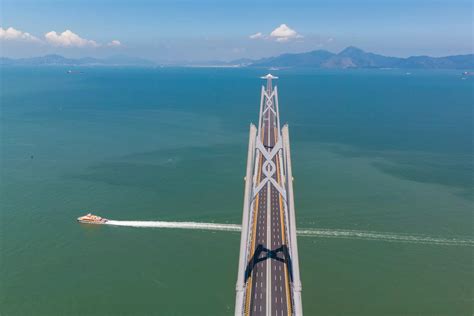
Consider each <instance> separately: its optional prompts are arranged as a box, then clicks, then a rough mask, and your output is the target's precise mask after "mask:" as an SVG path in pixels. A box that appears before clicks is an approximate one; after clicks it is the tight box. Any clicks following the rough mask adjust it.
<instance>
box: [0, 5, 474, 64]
mask: <svg viewBox="0 0 474 316" xmlns="http://www.w3.org/2000/svg"><path fill="white" fill-rule="evenodd" d="M472 19H473V4H472V1H466V0H451V1H448V0H411V1H409V0H397V1H395V0H359V1H349V0H332V1H329V0H324V1H321V0H313V1H298V0H287V1H278V0H273V1H267V0H259V1H247V0H240V1H231V0H187V1H179V0H178V1H176V0H175V1H171V0H168V1H160V0H157V1H151V0H134V1H123V0H115V1H112V0H94V1H89V0H83V1H79V0H69V1H58V0H34V1H33V0H2V1H1V15H0V27H2V29H0V45H1V46H0V47H1V55H3V56H10V57H27V56H37V55H42V54H48V53H59V54H62V55H65V56H69V57H80V56H96V57H104V56H108V55H114V54H127V55H133V56H140V57H145V58H149V59H153V60H155V61H204V60H232V59H237V58H243V57H248V58H259V57H265V56H273V55H276V54H280V53H286V52H303V51H309V50H314V49H327V50H330V51H334V52H337V51H339V50H341V49H343V48H344V47H346V46H349V45H353V46H357V47H360V48H362V49H364V50H368V51H373V52H377V53H382V54H386V55H393V56H408V55H432V56H442V55H450V54H465V53H472V51H473V44H472V43H473V41H474V35H473V20H472ZM67 30H68V32H66V31H67ZM25 33H27V34H25ZM252 35H254V36H253V38H250V36H252Z"/></svg>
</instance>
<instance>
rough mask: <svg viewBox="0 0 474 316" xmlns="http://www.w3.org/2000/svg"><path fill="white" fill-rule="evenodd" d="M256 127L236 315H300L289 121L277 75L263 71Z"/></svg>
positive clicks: (250, 153)
mask: <svg viewBox="0 0 474 316" xmlns="http://www.w3.org/2000/svg"><path fill="white" fill-rule="evenodd" d="M262 79H265V80H266V85H265V86H262V92H261V99H260V114H259V119H258V127H256V126H255V125H253V124H251V125H250V135H249V147H248V155H247V171H246V176H245V193H244V207H243V216H242V233H241V241H240V257H239V271H238V277H237V285H236V300H235V315H277V316H282V315H302V313H303V311H302V305H301V281H300V272H299V264H298V246H297V240H296V223H295V207H294V199H293V176H292V171H291V155H290V140H289V132H288V126H287V125H285V126H283V127H282V128H281V127H280V114H279V107H278V89H277V87H276V86H273V80H274V79H277V77H274V76H272V75H271V74H268V75H266V76H265V77H262Z"/></svg>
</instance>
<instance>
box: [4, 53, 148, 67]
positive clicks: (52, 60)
mask: <svg viewBox="0 0 474 316" xmlns="http://www.w3.org/2000/svg"><path fill="white" fill-rule="evenodd" d="M0 65H8V66H153V65H155V63H153V62H152V61H149V60H146V59H142V58H137V57H129V56H124V55H115V56H111V57H109V58H105V59H99V58H93V57H84V58H77V59H74V58H66V57H63V56H61V55H54V54H53V55H46V56H41V57H32V58H19V59H12V58H6V57H0Z"/></svg>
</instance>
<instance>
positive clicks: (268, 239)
mask: <svg viewBox="0 0 474 316" xmlns="http://www.w3.org/2000/svg"><path fill="white" fill-rule="evenodd" d="M264 115H265V116H264V119H263V124H262V133H261V134H262V138H263V139H262V142H263V144H264V145H265V147H267V148H269V150H271V148H273V146H274V145H275V143H276V142H277V141H278V133H276V129H277V126H276V117H275V115H274V114H273V112H271V111H267V112H266V113H265V114H264ZM263 162H264V157H262V156H260V158H259V161H257V164H258V166H259V173H258V178H257V185H258V183H259V182H260V181H261V180H262V178H263V177H264V174H263V173H262V172H261V169H262V164H263ZM273 162H274V163H275V166H276V167H277V169H276V172H275V174H274V175H273V178H274V179H275V180H276V181H277V182H278V183H280V184H281V186H282V187H284V185H283V184H282V179H280V176H279V174H278V173H279V172H280V169H281V166H280V154H277V155H276V156H275V157H274V158H273ZM257 200H258V201H257ZM257 200H256V203H255V205H256V209H255V210H254V211H255V212H256V213H254V216H255V217H254V227H252V229H253V230H254V231H255V233H254V234H253V237H254V240H253V244H252V248H253V257H252V258H251V259H250V262H249V264H250V265H251V266H253V269H252V270H251V271H252V272H251V275H250V278H248V282H251V286H250V287H247V293H246V294H247V302H248V303H249V308H248V311H249V314H250V315H267V309H269V312H270V315H278V316H281V315H291V299H290V295H291V293H290V279H289V275H288V267H287V265H286V263H285V262H286V260H285V251H284V249H285V248H286V239H287V238H286V231H285V228H284V222H285V221H284V214H283V212H284V210H283V203H284V200H283V198H282V197H281V196H280V194H279V192H278V190H277V189H276V188H275V187H274V186H273V185H272V184H271V183H267V184H266V186H265V187H264V188H263V189H262V190H261V191H260V192H259V194H258V197H257Z"/></svg>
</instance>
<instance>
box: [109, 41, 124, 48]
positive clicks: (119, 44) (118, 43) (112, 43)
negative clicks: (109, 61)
mask: <svg viewBox="0 0 474 316" xmlns="http://www.w3.org/2000/svg"><path fill="white" fill-rule="evenodd" d="M121 45H122V43H120V41H119V40H113V41H111V42H109V43H108V44H107V46H110V47H119V46H121Z"/></svg>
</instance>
